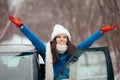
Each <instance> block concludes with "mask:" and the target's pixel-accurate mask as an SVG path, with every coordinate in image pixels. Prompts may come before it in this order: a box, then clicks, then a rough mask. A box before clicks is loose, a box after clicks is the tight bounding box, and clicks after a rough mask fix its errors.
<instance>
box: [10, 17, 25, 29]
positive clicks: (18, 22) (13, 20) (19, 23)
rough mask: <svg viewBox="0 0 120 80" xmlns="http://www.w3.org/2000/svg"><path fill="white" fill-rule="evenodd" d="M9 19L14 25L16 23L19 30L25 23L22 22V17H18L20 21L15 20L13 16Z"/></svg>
mask: <svg viewBox="0 0 120 80" xmlns="http://www.w3.org/2000/svg"><path fill="white" fill-rule="evenodd" d="M9 19H10V20H11V22H12V23H14V24H15V25H16V26H17V27H18V28H20V27H21V26H22V25H23V23H22V21H21V20H20V17H18V19H15V18H14V17H13V16H10V17H9Z"/></svg>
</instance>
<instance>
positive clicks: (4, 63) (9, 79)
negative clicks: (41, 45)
mask: <svg viewBox="0 0 120 80" xmlns="http://www.w3.org/2000/svg"><path fill="white" fill-rule="evenodd" d="M23 54H24V55H23ZM35 65H36V64H35V57H34V54H33V53H32V52H30V53H29V52H25V53H17V52H15V53H12V52H7V53H5V52H0V79H1V80H37V79H35V77H36V75H37V71H36V70H35V69H37V67H36V66H35ZM35 71H36V72H35ZM34 73H35V74H36V75H35V74H34Z"/></svg>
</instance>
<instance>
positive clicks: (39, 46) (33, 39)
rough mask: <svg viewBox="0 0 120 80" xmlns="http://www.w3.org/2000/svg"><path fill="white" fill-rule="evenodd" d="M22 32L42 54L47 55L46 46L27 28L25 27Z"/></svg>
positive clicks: (21, 29)
mask: <svg viewBox="0 0 120 80" xmlns="http://www.w3.org/2000/svg"><path fill="white" fill-rule="evenodd" d="M20 31H21V32H22V33H23V34H24V35H25V36H26V37H27V38H28V39H29V40H30V41H31V42H32V44H33V45H34V47H35V48H36V49H37V50H38V52H39V53H40V54H42V55H43V54H45V52H46V46H45V44H44V43H43V42H42V41H41V40H40V39H39V38H38V37H37V36H36V35H35V34H34V33H33V32H32V31H31V30H30V29H29V28H28V27H27V26H25V25H23V26H22V27H21V28H20Z"/></svg>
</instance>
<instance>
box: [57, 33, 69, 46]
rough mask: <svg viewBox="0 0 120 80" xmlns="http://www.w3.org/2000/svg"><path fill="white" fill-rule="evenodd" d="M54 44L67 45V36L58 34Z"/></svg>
mask: <svg viewBox="0 0 120 80" xmlns="http://www.w3.org/2000/svg"><path fill="white" fill-rule="evenodd" d="M56 42H57V44H58V45H66V44H67V35H66V34H59V35H58V36H57V37H56Z"/></svg>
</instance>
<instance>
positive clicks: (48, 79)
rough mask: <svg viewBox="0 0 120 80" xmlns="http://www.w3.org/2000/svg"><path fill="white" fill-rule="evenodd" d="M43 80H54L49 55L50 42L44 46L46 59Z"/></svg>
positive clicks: (51, 60)
mask: <svg viewBox="0 0 120 80" xmlns="http://www.w3.org/2000/svg"><path fill="white" fill-rule="evenodd" d="M45 61H46V63H45V65H46V67H45V71H46V72H45V80H54V74H53V59H52V53H51V47H50V42H49V43H47V44H46V58H45Z"/></svg>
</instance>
